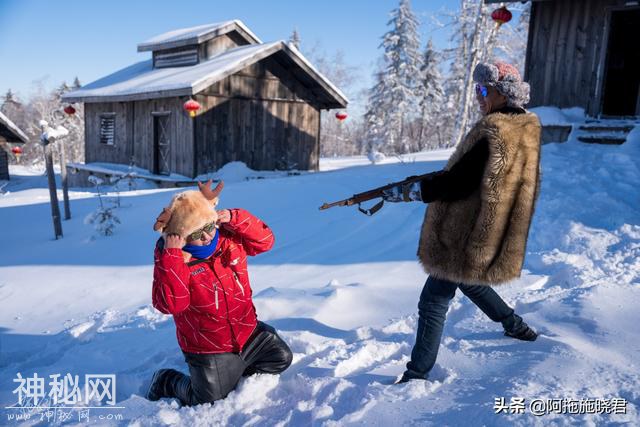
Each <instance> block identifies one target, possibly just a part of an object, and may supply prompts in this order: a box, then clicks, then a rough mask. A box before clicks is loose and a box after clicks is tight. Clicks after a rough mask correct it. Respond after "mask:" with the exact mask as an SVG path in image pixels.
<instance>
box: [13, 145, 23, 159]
mask: <svg viewBox="0 0 640 427" xmlns="http://www.w3.org/2000/svg"><path fill="white" fill-rule="evenodd" d="M11 152H12V153H13V155H14V156H16V160H17V161H20V156H22V148H21V147H13V148H12V149H11Z"/></svg>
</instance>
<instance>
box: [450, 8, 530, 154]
mask: <svg viewBox="0 0 640 427" xmlns="http://www.w3.org/2000/svg"><path fill="white" fill-rule="evenodd" d="M494 7H495V5H492V4H489V5H485V4H484V1H482V0H460V10H459V11H456V12H455V13H453V14H450V15H449V16H450V18H451V19H450V20H451V22H450V24H449V25H450V26H451V27H452V29H451V30H450V31H451V34H452V38H451V41H452V42H453V44H454V45H455V47H454V48H453V49H449V50H448V51H447V54H448V57H447V59H448V60H449V61H450V62H451V67H450V71H449V75H448V78H447V82H446V83H445V93H446V97H447V99H448V101H449V102H448V103H447V104H446V110H447V114H448V116H449V120H450V121H451V123H455V128H453V129H451V136H450V145H452V146H453V145H457V144H458V143H459V142H460V141H461V139H462V138H463V137H464V135H465V134H466V132H467V131H468V130H469V128H470V127H471V125H472V124H473V123H474V122H475V121H476V120H477V119H478V118H479V113H478V110H477V108H475V93H474V90H473V70H474V68H475V66H476V65H477V64H478V63H480V62H488V61H493V60H495V59H496V57H497V56H499V55H498V51H500V50H503V51H506V52H510V53H511V54H515V52H519V53H518V54H517V55H520V56H521V60H522V61H523V60H524V50H523V49H522V47H519V48H518V47H514V46H510V44H511V41H510V40H509V39H508V38H505V36H504V35H505V34H508V33H509V32H510V30H511V28H510V25H509V24H504V25H502V26H500V27H499V26H497V25H495V24H494V22H493V21H492V20H491V11H492V10H493V8H494ZM526 21H527V22H528V19H526ZM524 31H525V35H523V34H520V35H519V37H524V38H526V27H525V28H524ZM519 46H526V41H525V42H524V44H522V43H520V44H519ZM507 60H508V61H509V62H512V63H516V64H518V63H519V62H520V61H515V60H514V58H507Z"/></svg>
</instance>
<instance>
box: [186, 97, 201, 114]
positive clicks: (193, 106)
mask: <svg viewBox="0 0 640 427" xmlns="http://www.w3.org/2000/svg"><path fill="white" fill-rule="evenodd" d="M184 109H185V110H186V111H188V112H189V116H191V117H195V116H196V111H198V110H199V109H200V103H199V102H198V101H196V100H195V99H190V100H188V101H187V102H185V103H184Z"/></svg>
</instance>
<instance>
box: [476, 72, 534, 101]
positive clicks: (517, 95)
mask: <svg viewBox="0 0 640 427" xmlns="http://www.w3.org/2000/svg"><path fill="white" fill-rule="evenodd" d="M473 80H474V81H475V82H476V83H480V84H483V85H486V86H492V87H494V88H496V90H497V91H498V92H500V93H501V94H502V95H504V96H506V97H507V105H508V106H510V107H519V108H524V105H525V104H527V103H528V102H529V83H526V82H523V81H522V78H521V77H520V73H519V72H518V69H517V68H516V67H514V66H513V65H511V64H507V63H506V62H493V63H480V64H478V65H476V68H475V69H474V70H473Z"/></svg>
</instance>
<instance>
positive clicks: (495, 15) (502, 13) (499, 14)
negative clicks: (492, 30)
mask: <svg viewBox="0 0 640 427" xmlns="http://www.w3.org/2000/svg"><path fill="white" fill-rule="evenodd" d="M512 17H513V15H511V12H510V11H509V9H507V7H506V6H502V7H500V8H498V9H496V10H494V11H493V12H492V13H491V19H493V20H494V21H495V22H496V25H497V26H498V27H500V25H502V24H505V23H507V22H509V21H511V18H512Z"/></svg>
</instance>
